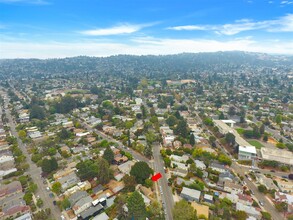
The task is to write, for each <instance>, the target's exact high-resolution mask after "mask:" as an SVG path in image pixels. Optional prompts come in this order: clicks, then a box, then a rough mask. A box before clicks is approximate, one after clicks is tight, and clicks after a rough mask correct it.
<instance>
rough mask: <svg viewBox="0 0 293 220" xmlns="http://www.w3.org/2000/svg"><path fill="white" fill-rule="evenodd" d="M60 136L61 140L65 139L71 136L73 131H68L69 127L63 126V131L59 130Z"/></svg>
mask: <svg viewBox="0 0 293 220" xmlns="http://www.w3.org/2000/svg"><path fill="white" fill-rule="evenodd" d="M58 136H59V137H60V139H61V140H65V139H68V138H70V136H71V132H70V131H67V129H65V128H62V129H61V131H60V132H59V134H58Z"/></svg>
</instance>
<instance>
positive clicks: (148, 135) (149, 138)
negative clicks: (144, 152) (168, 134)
mask: <svg viewBox="0 0 293 220" xmlns="http://www.w3.org/2000/svg"><path fill="white" fill-rule="evenodd" d="M145 137H146V140H147V142H148V143H149V144H152V143H153V142H155V141H156V140H157V136H156V135H155V133H154V132H152V131H148V132H147V133H146V134H145Z"/></svg>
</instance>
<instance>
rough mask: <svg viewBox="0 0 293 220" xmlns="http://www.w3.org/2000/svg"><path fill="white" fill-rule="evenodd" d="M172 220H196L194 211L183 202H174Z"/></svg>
mask: <svg viewBox="0 0 293 220" xmlns="http://www.w3.org/2000/svg"><path fill="white" fill-rule="evenodd" d="M173 217H174V220H196V219H197V216H196V210H194V208H193V207H192V206H191V205H190V204H189V203H188V202H187V201H185V200H181V201H179V202H176V204H175V206H174V208H173Z"/></svg>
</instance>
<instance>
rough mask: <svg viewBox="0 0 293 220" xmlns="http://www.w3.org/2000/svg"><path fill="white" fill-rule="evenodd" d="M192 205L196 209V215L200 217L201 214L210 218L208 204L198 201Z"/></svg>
mask: <svg viewBox="0 0 293 220" xmlns="http://www.w3.org/2000/svg"><path fill="white" fill-rule="evenodd" d="M191 206H192V207H193V208H194V209H195V210H196V215H197V217H198V218H199V217H200V216H205V217H206V219H209V207H208V206H206V205H200V204H198V203H196V202H191Z"/></svg>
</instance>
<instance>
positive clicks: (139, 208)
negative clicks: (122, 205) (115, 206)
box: [127, 191, 147, 220]
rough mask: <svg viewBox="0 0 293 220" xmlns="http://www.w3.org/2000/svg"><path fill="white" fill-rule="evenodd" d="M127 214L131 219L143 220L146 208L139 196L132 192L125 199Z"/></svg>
mask: <svg viewBox="0 0 293 220" xmlns="http://www.w3.org/2000/svg"><path fill="white" fill-rule="evenodd" d="M127 207H128V214H129V217H130V218H131V219H136V220H145V218H146V214H147V212H146V207H145V203H144V201H143V198H142V196H141V194H139V193H138V192H137V191H134V192H133V193H132V194H131V195H130V196H129V198H128V199H127Z"/></svg>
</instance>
